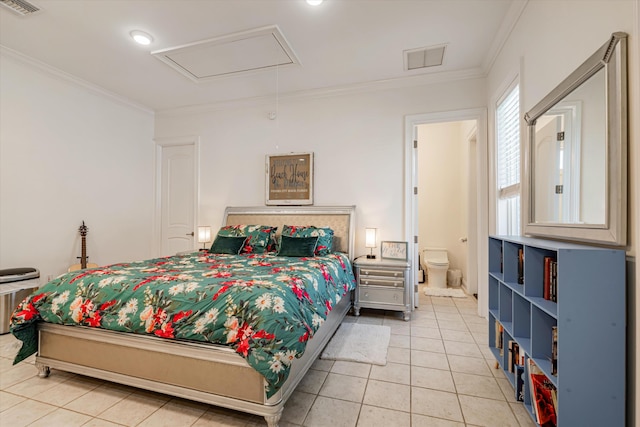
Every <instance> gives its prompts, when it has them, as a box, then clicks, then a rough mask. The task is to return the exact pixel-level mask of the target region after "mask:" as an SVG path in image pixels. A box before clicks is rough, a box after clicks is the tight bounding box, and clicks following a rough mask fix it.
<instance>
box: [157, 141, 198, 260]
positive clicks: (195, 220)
mask: <svg viewBox="0 0 640 427" xmlns="http://www.w3.org/2000/svg"><path fill="white" fill-rule="evenodd" d="M153 141H154V143H155V144H156V147H155V177H154V206H155V209H154V215H153V240H152V245H153V253H155V256H160V254H161V252H162V240H161V236H162V233H161V232H162V230H161V227H162V154H163V150H164V148H165V147H176V146H185V145H187V146H188V145H191V146H192V150H193V164H194V167H193V192H194V194H193V203H194V206H193V228H194V230H193V231H194V233H196V232H197V231H196V229H197V226H198V216H199V210H198V206H200V137H199V136H197V135H185V136H177V137H161V138H154V139H153ZM195 242H196V239H195V234H194V243H195ZM194 248H195V244H194Z"/></svg>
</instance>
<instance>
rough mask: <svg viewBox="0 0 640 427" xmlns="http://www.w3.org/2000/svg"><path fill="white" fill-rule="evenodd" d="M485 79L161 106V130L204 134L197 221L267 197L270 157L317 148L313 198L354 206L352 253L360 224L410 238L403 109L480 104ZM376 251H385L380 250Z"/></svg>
mask: <svg viewBox="0 0 640 427" xmlns="http://www.w3.org/2000/svg"><path fill="white" fill-rule="evenodd" d="M484 98H485V92H484V81H483V80H466V81H457V82H451V83H439V84H434V85H431V86H421V87H413V88H398V89H389V90H380V91H374V92H368V93H354V94H343V95H335V96H322V97H313V98H311V97H298V98H292V97H290V98H287V97H286V96H281V97H280V100H279V105H278V112H279V114H278V115H279V117H278V120H277V121H271V120H269V119H268V118H267V113H268V112H269V111H273V110H274V109H275V108H274V104H273V103H266V104H261V105H252V106H243V107H237V108H229V109H223V110H211V111H203V112H201V113H195V114H194V113H191V114H179V113H175V114H158V115H157V116H156V137H177V136H183V135H198V136H200V141H201V144H200V155H201V157H200V170H201V174H200V200H201V204H200V212H199V219H198V221H199V224H200V225H212V226H213V227H214V228H217V227H219V226H220V224H221V222H222V215H223V212H224V207H225V206H228V205H241V206H242V205H245V206H246V205H258V206H260V205H264V201H265V195H264V191H265V190H264V186H265V177H264V156H265V155H266V154H272V153H286V152H291V151H295V152H301V151H313V152H314V153H315V194H314V201H315V205H352V204H353V205H356V209H357V210H356V213H357V225H356V239H357V240H356V253H357V254H364V253H366V252H368V251H365V248H364V228H365V227H377V228H378V229H379V230H378V240H405V239H404V236H405V224H404V218H405V215H404V203H405V201H404V189H405V183H404V130H403V129H404V128H403V127H404V116H405V115H410V114H418V113H426V112H435V111H451V110H458V109H467V108H476V107H481V106H482V105H484V102H485V100H484ZM378 250H379V249H378Z"/></svg>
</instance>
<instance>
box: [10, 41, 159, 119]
mask: <svg viewBox="0 0 640 427" xmlns="http://www.w3.org/2000/svg"><path fill="white" fill-rule="evenodd" d="M0 55H5V56H7V57H11V58H13V59H15V60H17V61H19V62H21V63H23V64H26V65H29V66H31V67H33V68H36V69H39V70H41V71H44V72H45V73H47V74H49V75H51V76H53V77H56V78H59V79H61V80H64V81H66V82H70V83H72V84H75V85H77V86H79V87H82V88H84V89H86V90H89V91H90V92H93V93H96V94H98V95H100V96H102V97H104V98H107V99H110V100H111V101H115V102H117V103H118V104H121V105H125V106H127V107H131V108H134V109H136V110H139V111H142V112H143V113H146V114H151V115H153V114H154V111H153V110H152V109H150V108H148V107H146V106H144V105H142V104H138V103H137V102H134V101H132V100H130V99H128V98H125V97H123V96H121V95H118V94H116V93H114V92H111V91H108V90H106V89H104V88H103V87H101V86H98V85H96V84H93V83H90V82H88V81H86V80H83V79H81V78H79V77H77V76H74V75H73V74H69V73H67V72H66V71H62V70H60V69H59V68H55V67H52V66H51V65H48V64H46V63H44V62H42V61H39V60H37V59H35V58H32V57H30V56H28V55H25V54H23V53H20V52H18V51H16V50H13V49H11V48H8V47H6V46H4V45H1V44H0Z"/></svg>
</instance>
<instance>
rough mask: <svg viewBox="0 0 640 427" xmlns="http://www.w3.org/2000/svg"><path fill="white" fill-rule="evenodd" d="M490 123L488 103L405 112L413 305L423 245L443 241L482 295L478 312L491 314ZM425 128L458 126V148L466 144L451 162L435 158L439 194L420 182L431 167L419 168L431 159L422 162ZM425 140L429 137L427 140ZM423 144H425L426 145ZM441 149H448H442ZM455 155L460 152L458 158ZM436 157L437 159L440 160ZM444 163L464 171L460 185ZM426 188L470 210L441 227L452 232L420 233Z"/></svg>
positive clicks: (468, 287) (467, 285) (472, 289)
mask: <svg viewBox="0 0 640 427" xmlns="http://www.w3.org/2000/svg"><path fill="white" fill-rule="evenodd" d="M463 123H464V124H463ZM430 125H433V126H434V127H432V128H429V127H428V126H430ZM436 125H437V126H436ZM486 126H487V125H486V110H484V109H474V110H460V111H452V112H443V113H428V114H420V115H414V116H407V117H406V118H405V137H406V151H405V153H406V155H405V166H406V167H405V170H406V178H405V186H406V188H405V192H406V193H405V194H406V198H405V201H406V210H405V213H406V224H407V240H408V241H409V242H412V244H411V245H410V246H411V250H410V255H411V258H412V269H413V272H414V274H415V275H414V279H415V282H414V283H415V284H416V286H415V287H414V289H415V292H416V294H414V305H416V306H417V304H416V302H417V301H418V296H419V295H418V294H417V292H419V290H420V287H419V280H418V279H419V277H418V276H419V275H418V266H419V254H420V253H421V252H422V249H423V248H424V247H426V246H427V245H431V244H433V245H438V246H436V247H443V246H444V247H445V248H447V249H448V248H449V247H451V248H452V261H453V263H452V265H451V267H450V268H453V269H458V270H461V272H462V277H463V278H464V282H463V286H464V290H465V291H466V292H467V293H468V294H471V295H477V298H478V314H480V315H481V316H486V311H487V307H486V303H487V301H486V298H487V287H488V284H487V282H488V279H487V278H488V273H487V253H486V252H487V251H486V244H487V239H488V161H487V159H488V158H487V136H486V135H487V134H486ZM421 128H422V130H423V133H425V134H426V135H427V138H428V135H429V131H428V130H429V129H431V130H436V129H438V128H439V129H440V130H443V129H444V130H445V131H446V132H449V133H456V132H457V134H458V137H456V140H457V141H458V144H459V147H458V148H460V149H461V150H462V149H463V150H464V151H463V153H464V154H456V153H448V154H447V155H450V156H451V157H453V161H452V162H453V163H448V166H443V161H442V158H441V160H440V162H439V163H434V164H433V165H436V166H433V167H432V168H433V172H435V173H436V174H435V177H431V178H430V181H436V182H435V184H436V185H437V186H438V187H439V189H438V190H437V191H439V192H440V195H437V191H436V193H431V195H429V193H430V192H429V191H428V190H427V188H426V187H425V185H429V184H428V183H427V184H425V183H423V184H421V182H420V176H419V175H420V174H422V175H425V176H427V177H428V175H429V174H428V173H426V171H428V169H425V173H423V172H420V171H421V170H422V168H428V167H429V166H428V164H427V165H426V166H423V165H421V164H420V160H419V150H420V149H419V145H420V142H419V138H420V133H421V132H420V129H421ZM447 128H451V129H453V128H458V130H457V131H456V132H454V131H452V130H451V129H449V130H447ZM446 132H445V133H446ZM436 133H437V132H436ZM436 139H439V137H437V136H436ZM424 144H427V143H426V142H425V143H424ZM423 148H425V149H426V145H425V147H423ZM439 148H440V149H443V150H446V146H440V147H439ZM427 151H428V150H427ZM440 155H441V156H442V155H444V154H443V153H440ZM437 156H438V153H437V152H433V153H431V157H437ZM456 157H458V159H457V160H458V161H457V162H456ZM435 161H436V162H438V160H435ZM454 163H457V164H454ZM442 167H446V168H447V172H451V171H449V170H448V169H454V172H455V171H458V172H459V174H460V175H463V176H464V177H465V178H464V179H462V181H461V182H460V183H459V184H458V186H457V188H451V187H448V183H447V182H446V181H447V178H445V177H444V173H443V171H442V170H441V168H442ZM438 169H440V175H438ZM422 187H425V188H422ZM460 192H463V193H465V195H464V196H462V197H461V196H460V194H459V193H460ZM425 193H426V197H429V198H430V199H431V198H433V200H426V203H434V204H439V205H441V206H444V211H445V212H446V205H447V203H450V202H451V200H452V198H453V197H455V198H457V199H458V202H456V207H455V208H454V209H457V210H461V209H464V211H465V212H464V214H463V215H462V219H458V220H456V221H457V228H456V227H451V228H453V231H449V232H448V234H447V233H441V234H447V236H448V237H442V236H439V237H437V238H436V237H435V234H433V232H432V235H431V236H421V234H422V233H421V227H420V221H421V216H422V213H421V209H420V200H421V197H422V194H425ZM434 194H436V195H434ZM426 197H425V198H426ZM424 202H425V201H423V203H424ZM423 210H424V208H423ZM440 215H442V214H440ZM445 218H446V221H450V219H451V218H452V215H447V216H446V217H445ZM427 220H428V219H427ZM438 222H442V220H440V221H438V219H437V218H436V219H435V220H434V223H435V225H436V226H438V227H442V223H441V224H440V225H438ZM423 228H427V233H428V227H426V226H424V225H423ZM443 228H444V227H443ZM439 232H440V231H438V233H439ZM432 237H434V240H431V238H432ZM421 239H422V240H421ZM460 239H462V240H465V239H466V241H460Z"/></svg>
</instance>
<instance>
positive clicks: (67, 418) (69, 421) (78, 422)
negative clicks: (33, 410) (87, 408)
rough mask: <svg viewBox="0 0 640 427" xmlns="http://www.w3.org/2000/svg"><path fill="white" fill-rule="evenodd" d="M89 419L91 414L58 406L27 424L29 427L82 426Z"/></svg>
mask: <svg viewBox="0 0 640 427" xmlns="http://www.w3.org/2000/svg"><path fill="white" fill-rule="evenodd" d="M90 419H91V416H89V415H85V414H79V413H78V412H74V411H69V410H68V409H64V408H58V409H56V410H55V411H53V412H50V413H48V414H47V415H45V416H44V417H42V418H40V419H39V420H38V421H36V422H34V423H32V424H29V426H30V427H52V426H64V427H75V426H82V425H84V424H85V423H86V422H87V421H89V420H90Z"/></svg>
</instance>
